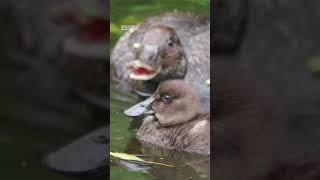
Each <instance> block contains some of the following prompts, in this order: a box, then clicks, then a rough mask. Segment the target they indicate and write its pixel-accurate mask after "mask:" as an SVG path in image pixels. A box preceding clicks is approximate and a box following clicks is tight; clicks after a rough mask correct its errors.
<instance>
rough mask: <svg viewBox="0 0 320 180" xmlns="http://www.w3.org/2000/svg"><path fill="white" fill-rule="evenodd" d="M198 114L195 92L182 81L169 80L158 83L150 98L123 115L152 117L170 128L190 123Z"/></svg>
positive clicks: (199, 110)
mask: <svg viewBox="0 0 320 180" xmlns="http://www.w3.org/2000/svg"><path fill="white" fill-rule="evenodd" d="M200 112H201V108H200V102H199V98H198V95H197V94H196V92H195V90H194V89H193V88H192V87H191V86H190V85H188V84H187V83H186V82H184V81H183V80H169V81H164V82H162V83H160V85H159V87H158V89H157V91H156V92H155V93H154V94H153V95H152V96H151V97H149V98H148V99H146V100H145V101H143V102H140V103H138V104H136V105H134V106H132V107H130V108H129V109H127V110H125V112H124V113H125V114H126V115H127V116H130V117H138V116H140V117H141V116H153V117H154V120H157V121H158V122H159V123H160V125H161V126H172V125H177V124H183V123H185V122H187V121H190V120H192V119H193V118H194V117H196V116H197V115H198V114H199V113H200Z"/></svg>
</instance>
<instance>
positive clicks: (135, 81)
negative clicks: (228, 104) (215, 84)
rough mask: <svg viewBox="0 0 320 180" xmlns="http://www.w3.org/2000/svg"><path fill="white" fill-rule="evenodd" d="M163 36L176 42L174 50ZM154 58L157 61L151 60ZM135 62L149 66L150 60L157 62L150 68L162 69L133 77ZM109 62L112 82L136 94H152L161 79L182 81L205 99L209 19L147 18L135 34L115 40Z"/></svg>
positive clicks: (186, 15) (186, 16) (178, 15)
mask: <svg viewBox="0 0 320 180" xmlns="http://www.w3.org/2000/svg"><path fill="white" fill-rule="evenodd" d="M167 34H169V35H168V36H167ZM157 37H158V38H157ZM166 37H168V41H169V40H170V41H171V40H172V39H175V40H173V43H174V45H173V47H169V46H166V44H165V43H167V41H165V39H166ZM152 48H155V49H152ZM154 51H155V52H154ZM154 56H155V57H156V58H157V59H152V57H154ZM135 60H138V61H140V62H141V63H142V64H147V65H149V66H148V67H150V66H151V65H150V64H151V62H150V60H151V61H152V60H153V61H157V64H156V65H153V66H152V68H154V69H153V70H154V71H157V70H158V68H160V67H159V66H161V70H159V71H160V72H159V73H158V74H155V75H154V76H153V77H148V78H145V77H142V76H140V77H137V76H132V74H133V71H132V69H134V67H133V65H132V62H133V61H135ZM111 63H112V71H113V73H112V74H113V77H114V79H116V80H118V81H122V82H124V83H126V84H130V86H131V88H132V89H133V90H134V91H136V92H137V91H138V92H146V93H149V94H153V92H154V91H155V88H156V87H157V86H158V84H159V82H160V81H162V80H167V79H185V81H186V82H188V83H190V84H191V85H192V86H194V87H197V88H198V89H200V90H201V94H200V95H201V96H202V94H203V95H204V96H205V97H206V98H204V99H208V97H209V91H210V88H209V86H208V85H207V84H206V83H205V81H206V80H208V79H209V78H210V22H209V19H208V18H207V17H202V16H197V15H194V14H191V13H178V12H175V13H166V14H163V15H160V16H156V17H152V18H148V19H147V20H145V21H144V23H142V24H140V25H138V26H137V29H136V30H135V31H134V32H132V33H131V32H129V31H128V32H126V33H125V34H124V35H123V36H122V37H121V38H120V39H119V40H118V42H117V44H116V45H115V47H114V49H113V51H112V54H111ZM130 63H131V64H130ZM148 63H149V64H148ZM128 64H130V66H131V70H130V69H128ZM132 67H133V68H132ZM194 78H197V79H196V80H195V79H194ZM207 104H208V102H207Z"/></svg>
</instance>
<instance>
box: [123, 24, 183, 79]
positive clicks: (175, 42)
mask: <svg viewBox="0 0 320 180" xmlns="http://www.w3.org/2000/svg"><path fill="white" fill-rule="evenodd" d="M132 47H133V50H134V53H135V60H133V61H132V62H130V63H128V64H127V68H128V69H129V70H131V74H130V78H131V79H135V80H143V81H146V80H151V79H152V80H157V81H161V80H165V79H178V78H183V77H184V75H185V72H186V67H187V64H186V61H185V55H184V51H183V48H182V46H181V43H180V40H179V37H178V35H177V34H176V32H175V30H174V29H173V28H170V27H168V26H163V25H157V26H153V27H151V28H149V29H147V30H146V32H144V33H143V35H142V37H141V41H139V42H134V43H133V44H132Z"/></svg>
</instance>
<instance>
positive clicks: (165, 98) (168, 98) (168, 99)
mask: <svg viewBox="0 0 320 180" xmlns="http://www.w3.org/2000/svg"><path fill="white" fill-rule="evenodd" d="M162 99H163V101H165V102H170V101H171V100H172V97H171V96H170V95H168V94H166V95H163V96H162Z"/></svg>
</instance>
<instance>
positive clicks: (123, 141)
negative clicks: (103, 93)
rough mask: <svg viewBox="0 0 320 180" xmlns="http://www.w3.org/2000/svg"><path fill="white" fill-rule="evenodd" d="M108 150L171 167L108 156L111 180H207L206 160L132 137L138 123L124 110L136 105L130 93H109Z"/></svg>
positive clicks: (114, 89) (136, 99)
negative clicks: (141, 141)
mask: <svg viewBox="0 0 320 180" xmlns="http://www.w3.org/2000/svg"><path fill="white" fill-rule="evenodd" d="M110 94H111V100H110V151H111V152H123V153H127V154H132V155H136V156H138V157H140V158H142V159H144V160H146V161H152V162H160V163H164V164H168V165H173V166H174V167H167V166H161V165H151V164H146V163H140V162H132V161H125V160H119V159H117V158H113V157H111V162H110V165H111V167H110V170H111V172H110V179H113V180H115V179H116V180H122V179H123V180H126V179H128V177H130V179H131V180H135V179H137V180H144V179H146V180H147V179H153V180H157V179H159V180H180V179H181V180H186V179H193V180H194V179H196V180H204V179H209V158H208V157H204V156H200V155H193V154H190V153H186V152H178V151H173V150H168V149H163V148H160V147H157V146H152V145H150V144H141V143H140V142H139V141H138V140H137V139H136V137H135V134H136V132H137V130H138V128H139V126H140V123H141V120H139V119H132V118H129V117H126V116H125V115H124V114H123V111H124V110H125V109H127V108H128V107H130V106H132V105H134V104H135V103H136V102H138V98H137V97H136V96H135V95H133V94H130V93H123V92H119V91H118V90H117V89H116V88H115V87H114V86H113V87H112V88H111V91H110Z"/></svg>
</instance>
